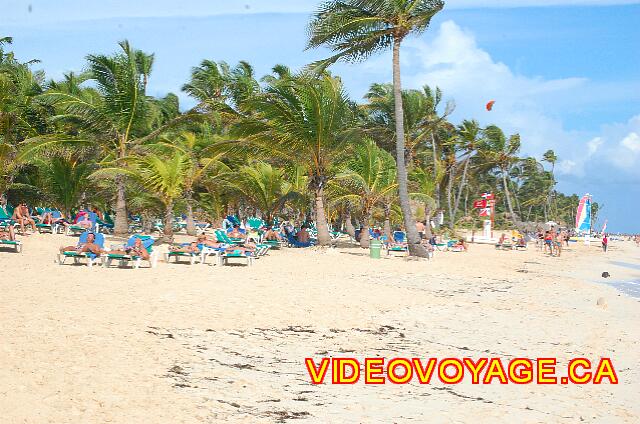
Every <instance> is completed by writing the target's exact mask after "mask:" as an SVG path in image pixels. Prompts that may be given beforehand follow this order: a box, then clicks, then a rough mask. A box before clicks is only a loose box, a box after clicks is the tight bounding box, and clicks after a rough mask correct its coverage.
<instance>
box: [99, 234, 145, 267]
mask: <svg viewBox="0 0 640 424" xmlns="http://www.w3.org/2000/svg"><path fill="white" fill-rule="evenodd" d="M109 253H110V254H114V255H129V256H139V257H141V258H142V259H144V260H145V261H147V260H149V258H150V257H151V255H149V251H148V250H147V248H146V247H144V244H142V239H141V238H136V239H135V241H134V242H133V246H126V247H125V248H124V249H122V250H111V251H110V252H109Z"/></svg>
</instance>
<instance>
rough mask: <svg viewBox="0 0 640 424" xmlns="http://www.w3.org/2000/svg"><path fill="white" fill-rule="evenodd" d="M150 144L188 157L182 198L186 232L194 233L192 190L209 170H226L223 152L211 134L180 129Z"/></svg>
mask: <svg viewBox="0 0 640 424" xmlns="http://www.w3.org/2000/svg"><path fill="white" fill-rule="evenodd" d="M149 146H150V147H152V146H157V147H163V148H164V150H167V152H168V153H173V152H174V151H177V152H180V153H181V154H183V155H185V156H186V157H187V158H188V165H189V166H188V169H187V172H186V175H185V178H184V199H185V202H186V207H187V234H189V235H195V234H196V226H195V223H194V219H193V204H194V200H195V199H194V196H193V195H194V190H195V188H196V185H197V184H199V183H200V182H201V181H202V180H203V179H204V178H205V177H206V176H207V174H208V173H209V172H215V173H216V174H219V172H217V171H221V170H223V169H224V170H228V167H227V165H226V164H224V163H223V162H222V158H223V157H224V153H223V152H219V151H217V147H218V143H217V139H216V137H215V136H214V135H213V134H207V133H206V132H202V131H201V132H199V133H196V132H192V131H182V132H180V133H179V134H178V135H177V136H174V135H173V134H168V135H166V136H163V137H162V138H161V140H160V141H159V142H158V143H155V144H153V145H149Z"/></svg>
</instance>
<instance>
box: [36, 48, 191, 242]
mask: <svg viewBox="0 0 640 424" xmlns="http://www.w3.org/2000/svg"><path fill="white" fill-rule="evenodd" d="M119 46H120V52H118V53H116V54H114V55H111V56H107V55H89V56H87V77H88V79H87V82H88V83H90V85H89V86H88V87H87V88H86V89H83V90H75V91H69V90H68V87H65V86H53V87H52V88H51V89H50V90H48V91H47V92H45V93H44V94H43V95H42V96H41V99H42V101H43V103H45V104H46V105H51V106H55V107H56V108H57V110H58V111H59V113H58V115H57V116H56V120H61V121H66V122H72V123H73V124H75V125H76V126H77V134H75V133H74V134H71V135H70V134H64V135H62V136H61V135H60V134H58V135H56V136H53V137H40V138H36V139H34V140H33V143H32V150H35V149H40V150H41V149H45V148H48V147H50V146H51V145H55V144H60V143H61V142H65V143H68V142H69V141H70V140H71V141H74V142H80V143H84V144H87V143H91V144H96V147H97V148H98V149H100V150H101V152H102V153H101V156H102V161H103V165H104V166H106V167H110V166H111V167H113V166H115V167H122V166H124V165H125V162H126V158H127V157H128V156H129V155H131V154H133V153H135V152H136V148H138V147H139V146H141V145H143V144H144V143H145V142H148V141H150V140H153V139H154V138H155V137H157V136H158V135H160V134H161V133H162V132H163V131H164V130H166V129H167V128H168V127H169V126H170V125H172V124H175V123H177V122H179V121H182V120H186V119H188V118H190V117H191V115H192V114H191V113H187V114H183V115H178V104H177V97H176V96H174V95H168V96H167V97H166V98H164V99H154V98H152V97H149V96H147V95H146V92H145V90H146V85H147V81H148V77H149V75H150V73H151V66H152V63H153V56H152V55H147V54H145V53H143V52H141V51H140V50H136V49H134V48H133V47H131V45H130V44H129V42H128V41H123V42H121V43H119ZM74 132H75V130H74ZM29 151H31V150H29ZM115 185H116V219H115V233H116V234H120V235H123V234H126V233H127V231H128V228H129V226H128V223H127V206H126V174H118V175H116V176H115Z"/></svg>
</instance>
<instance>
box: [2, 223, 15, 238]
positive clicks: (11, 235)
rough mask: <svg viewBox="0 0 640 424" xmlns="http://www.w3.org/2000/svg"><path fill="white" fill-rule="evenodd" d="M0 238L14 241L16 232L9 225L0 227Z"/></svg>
mask: <svg viewBox="0 0 640 424" xmlns="http://www.w3.org/2000/svg"><path fill="white" fill-rule="evenodd" d="M0 240H9V241H16V234H15V232H14V231H13V227H12V226H11V225H9V226H8V227H7V229H6V230H5V229H1V228H0Z"/></svg>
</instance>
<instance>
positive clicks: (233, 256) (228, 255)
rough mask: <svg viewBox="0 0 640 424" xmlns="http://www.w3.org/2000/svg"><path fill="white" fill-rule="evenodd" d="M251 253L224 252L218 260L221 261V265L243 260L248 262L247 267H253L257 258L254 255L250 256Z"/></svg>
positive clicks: (240, 251)
mask: <svg viewBox="0 0 640 424" xmlns="http://www.w3.org/2000/svg"><path fill="white" fill-rule="evenodd" d="M248 253H249V252H243V251H242V250H240V249H237V250H233V251H230V252H224V253H223V254H222V255H220V256H219V257H218V258H219V259H218V260H219V261H220V262H219V264H220V265H228V264H229V261H230V260H237V259H240V260H243V261H245V262H246V264H247V266H252V265H253V261H254V259H255V258H256V256H255V255H254V254H250V253H249V254H248Z"/></svg>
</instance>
